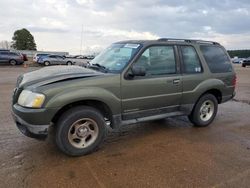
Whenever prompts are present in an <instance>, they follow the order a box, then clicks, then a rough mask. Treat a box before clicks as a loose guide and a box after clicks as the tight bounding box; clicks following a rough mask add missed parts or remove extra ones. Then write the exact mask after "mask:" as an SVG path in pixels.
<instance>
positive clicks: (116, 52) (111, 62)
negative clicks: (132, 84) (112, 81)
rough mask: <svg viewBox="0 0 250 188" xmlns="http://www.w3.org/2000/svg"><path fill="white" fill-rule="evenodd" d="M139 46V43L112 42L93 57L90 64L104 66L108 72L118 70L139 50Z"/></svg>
mask: <svg viewBox="0 0 250 188" xmlns="http://www.w3.org/2000/svg"><path fill="white" fill-rule="evenodd" d="M140 46H141V45H140V44H134V43H133V44H132V43H130V44H129V43H123V44H120V43H119V44H112V45H111V46H110V47H108V48H107V49H106V50H104V51H103V52H102V53H100V54H99V55H98V56H97V57H95V59H93V60H92V61H91V64H92V65H98V66H101V67H104V68H105V69H106V70H107V71H110V72H120V71H121V70H122V69H123V68H124V67H125V66H126V65H127V63H128V62H129V61H130V60H131V58H132V57H133V56H134V55H135V53H136V52H137V51H138V50H139V48H140Z"/></svg>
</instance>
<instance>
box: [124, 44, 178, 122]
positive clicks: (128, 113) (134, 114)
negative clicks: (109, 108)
mask: <svg viewBox="0 0 250 188" xmlns="http://www.w3.org/2000/svg"><path fill="white" fill-rule="evenodd" d="M175 52H176V50H175V47H174V46H169V45H168V46H162V45H159V46H151V47H149V48H147V49H146V50H145V51H144V52H143V53H142V55H141V56H140V57H139V58H138V59H137V61H136V62H135V63H133V64H132V66H140V67H144V68H145V69H146V75H145V76H134V77H132V78H130V79H128V78H122V80H121V84H122V86H121V88H122V91H121V92H122V93H121V94H122V111H123V119H133V118H138V117H143V116H150V115H155V114H161V113H167V112H172V111H177V109H178V107H179V105H180V100H181V96H182V81H181V76H180V73H179V70H178V68H177V67H178V66H177V61H176V58H175V57H176V55H175ZM129 71H131V70H129ZM125 77H126V76H125Z"/></svg>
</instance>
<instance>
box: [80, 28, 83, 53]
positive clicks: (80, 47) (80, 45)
mask: <svg viewBox="0 0 250 188" xmlns="http://www.w3.org/2000/svg"><path fill="white" fill-rule="evenodd" d="M82 42H83V24H82V32H81V45H80V55H82Z"/></svg>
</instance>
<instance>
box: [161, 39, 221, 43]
mask: <svg viewBox="0 0 250 188" xmlns="http://www.w3.org/2000/svg"><path fill="white" fill-rule="evenodd" d="M158 41H168V42H189V43H200V44H214V45H219V43H218V42H214V41H206V40H193V39H176V38H159V39H158Z"/></svg>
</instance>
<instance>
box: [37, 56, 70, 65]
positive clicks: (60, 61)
mask: <svg viewBox="0 0 250 188" xmlns="http://www.w3.org/2000/svg"><path fill="white" fill-rule="evenodd" d="M37 63H38V64H40V65H44V66H49V65H73V64H74V62H72V61H71V60H70V59H69V58H66V57H63V56H60V55H47V56H41V57H39V58H38V60H37Z"/></svg>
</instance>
